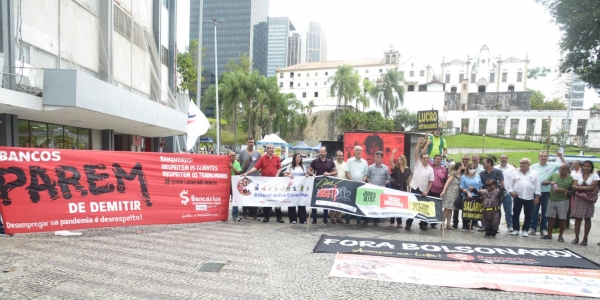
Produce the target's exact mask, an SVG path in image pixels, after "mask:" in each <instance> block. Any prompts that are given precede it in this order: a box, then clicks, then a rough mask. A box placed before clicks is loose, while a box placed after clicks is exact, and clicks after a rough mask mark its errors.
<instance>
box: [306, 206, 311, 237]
mask: <svg viewBox="0 0 600 300" xmlns="http://www.w3.org/2000/svg"><path fill="white" fill-rule="evenodd" d="M311 212H312V209H311V208H310V207H309V208H308V218H307V219H306V232H308V226H310V213H311Z"/></svg>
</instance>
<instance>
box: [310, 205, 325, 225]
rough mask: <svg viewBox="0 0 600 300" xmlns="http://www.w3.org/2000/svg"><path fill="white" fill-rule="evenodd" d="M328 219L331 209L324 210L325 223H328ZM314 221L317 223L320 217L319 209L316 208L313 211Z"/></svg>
mask: <svg viewBox="0 0 600 300" xmlns="http://www.w3.org/2000/svg"><path fill="white" fill-rule="evenodd" d="M327 217H329V209H324V210H323V222H326V221H327ZM312 219H313V222H315V223H316V222H317V219H318V217H317V209H316V208H313V209H312Z"/></svg>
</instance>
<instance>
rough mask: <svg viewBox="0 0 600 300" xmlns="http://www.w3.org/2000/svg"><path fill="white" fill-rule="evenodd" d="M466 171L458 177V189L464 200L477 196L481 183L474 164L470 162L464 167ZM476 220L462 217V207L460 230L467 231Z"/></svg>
mask: <svg viewBox="0 0 600 300" xmlns="http://www.w3.org/2000/svg"><path fill="white" fill-rule="evenodd" d="M466 170H467V172H466V173H465V175H464V176H463V177H461V178H460V190H461V192H462V193H461V196H462V197H463V199H464V200H472V199H473V198H475V197H478V196H479V194H478V193H477V192H478V191H479V189H480V188H481V186H483V183H482V182H481V177H479V174H477V169H476V168H475V164H473V163H472V162H470V163H469V164H468V165H467V167H466ZM477 222H478V220H474V219H471V218H469V219H465V218H464V209H463V222H462V223H463V228H462V231H467V230H470V229H472V227H473V226H475V224H476V223H477Z"/></svg>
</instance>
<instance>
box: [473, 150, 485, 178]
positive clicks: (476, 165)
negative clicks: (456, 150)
mask: <svg viewBox="0 0 600 300" xmlns="http://www.w3.org/2000/svg"><path fill="white" fill-rule="evenodd" d="M471 159H472V160H473V167H474V168H475V173H477V174H479V173H481V172H483V169H484V168H483V166H482V165H480V164H479V154H473V155H471Z"/></svg>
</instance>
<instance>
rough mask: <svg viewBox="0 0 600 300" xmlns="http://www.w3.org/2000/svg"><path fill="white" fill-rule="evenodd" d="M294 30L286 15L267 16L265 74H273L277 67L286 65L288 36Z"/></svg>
mask: <svg viewBox="0 0 600 300" xmlns="http://www.w3.org/2000/svg"><path fill="white" fill-rule="evenodd" d="M294 30H296V28H294V24H292V22H290V19H289V18H288V17H269V47H268V49H269V55H268V63H267V76H275V70H277V68H285V67H287V65H286V64H287V60H288V59H287V58H288V55H289V53H288V38H289V37H290V33H291V31H294Z"/></svg>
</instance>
